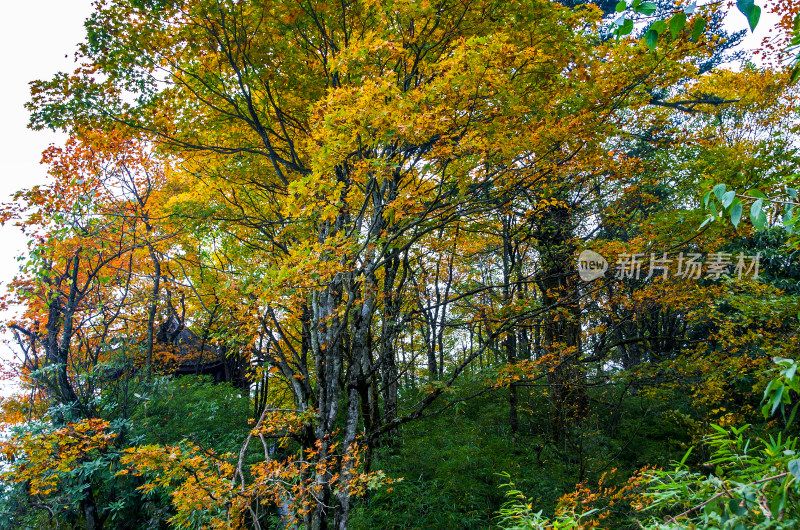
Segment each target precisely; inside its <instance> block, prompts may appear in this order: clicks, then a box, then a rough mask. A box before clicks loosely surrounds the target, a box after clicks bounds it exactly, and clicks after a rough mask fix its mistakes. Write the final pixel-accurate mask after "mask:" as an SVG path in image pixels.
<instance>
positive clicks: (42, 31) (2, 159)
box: [0, 0, 92, 394]
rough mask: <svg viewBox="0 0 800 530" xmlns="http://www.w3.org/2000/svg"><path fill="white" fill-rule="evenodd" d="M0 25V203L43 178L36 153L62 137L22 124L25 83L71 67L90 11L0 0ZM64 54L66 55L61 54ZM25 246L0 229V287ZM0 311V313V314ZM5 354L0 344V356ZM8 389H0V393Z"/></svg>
mask: <svg viewBox="0 0 800 530" xmlns="http://www.w3.org/2000/svg"><path fill="white" fill-rule="evenodd" d="M2 5H3V20H5V23H4V24H3V29H2V31H0V49H2V50H4V53H3V74H2V76H1V77H0V201H3V202H5V201H7V200H9V197H10V195H12V194H13V193H14V191H16V190H18V189H20V188H26V187H30V186H32V185H34V184H36V183H39V182H42V181H43V180H44V175H45V171H44V169H43V167H42V166H41V165H40V164H39V161H40V159H41V156H42V151H44V149H45V148H46V147H47V146H48V145H50V144H51V143H62V142H63V137H61V136H59V135H56V134H54V133H51V132H35V131H31V130H29V129H28V128H27V124H28V113H27V111H26V110H25V108H24V106H23V105H24V104H25V102H27V101H28V97H29V95H30V93H29V87H28V82H30V81H32V80H34V79H46V78H49V77H51V76H52V75H53V74H54V73H55V72H58V71H61V70H71V69H72V68H73V67H74V63H73V53H74V51H75V48H76V44H77V43H78V42H80V41H81V40H82V39H83V34H84V33H83V21H84V20H85V19H86V18H87V17H88V16H89V13H90V12H91V8H92V6H91V2H90V1H89V0H25V1H19V0H3V3H2ZM65 55H68V56H69V57H68V58H66V57H65ZM25 246H26V240H25V238H24V237H23V236H22V235H21V234H20V232H19V230H18V229H16V228H14V227H11V226H4V227H0V289H2V290H3V291H5V285H6V284H7V283H8V282H9V280H11V279H12V278H13V277H14V274H15V273H16V272H17V268H18V262H17V261H16V259H15V257H16V256H18V255H20V254H21V253H22V252H23V251H24V250H25ZM2 317H3V315H2V314H0V318H2ZM8 355H9V352H8V350H7V348H6V347H5V346H2V345H0V358H8ZM3 390H6V391H7V390H8V388H5V389H3V388H0V394H2V393H3Z"/></svg>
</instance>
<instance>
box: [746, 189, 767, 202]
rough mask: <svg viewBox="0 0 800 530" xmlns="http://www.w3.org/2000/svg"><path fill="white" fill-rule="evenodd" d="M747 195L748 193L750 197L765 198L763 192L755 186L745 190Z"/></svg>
mask: <svg viewBox="0 0 800 530" xmlns="http://www.w3.org/2000/svg"><path fill="white" fill-rule="evenodd" d="M747 195H749V196H751V197H755V198H757V199H766V198H767V196H766V195H764V194H763V193H761V192H760V191H758V190H757V189H755V188H753V189H751V190H747Z"/></svg>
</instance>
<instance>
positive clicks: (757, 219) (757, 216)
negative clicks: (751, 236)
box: [750, 199, 767, 230]
mask: <svg viewBox="0 0 800 530" xmlns="http://www.w3.org/2000/svg"><path fill="white" fill-rule="evenodd" d="M762 206H763V200H762V199H758V200H757V201H756V202H754V203H753V205H752V206H750V221H751V222H752V223H753V226H754V227H756V230H763V229H764V225H765V224H766V223H767V216H766V214H765V213H764V211H763V210H762V209H761V207H762Z"/></svg>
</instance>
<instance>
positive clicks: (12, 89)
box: [0, 0, 774, 395]
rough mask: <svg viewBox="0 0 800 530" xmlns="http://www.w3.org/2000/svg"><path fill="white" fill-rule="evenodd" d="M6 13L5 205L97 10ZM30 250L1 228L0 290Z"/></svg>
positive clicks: (47, 139)
mask: <svg viewBox="0 0 800 530" xmlns="http://www.w3.org/2000/svg"><path fill="white" fill-rule="evenodd" d="M3 8H4V12H3V20H5V21H6V23H5V24H4V25H3V30H2V31H0V49H3V50H5V53H4V54H3V59H4V61H3V63H4V64H3V75H2V79H1V82H0V118H1V119H0V150H2V152H1V153H0V154H1V156H0V201H6V200H8V199H9V197H10V195H11V194H13V193H14V191H16V190H18V189H20V188H27V187H30V186H32V185H35V184H37V183H40V182H42V181H43V180H44V175H45V171H44V168H43V167H42V166H40V164H39V161H40V159H41V153H42V151H43V150H44V149H45V148H46V147H47V146H48V145H49V144H51V143H62V142H63V137H61V136H59V135H57V134H54V133H51V132H47V131H40V132H35V131H31V130H29V129H28V128H27V124H28V114H27V111H26V110H25V108H24V106H23V105H24V104H25V102H26V101H28V98H29V86H28V83H29V82H30V81H32V80H35V79H47V78H49V77H51V76H52V75H53V74H54V73H55V72H58V71H70V70H72V69H73V68H74V63H73V54H74V52H75V49H76V45H77V43H78V42H80V41H81V40H83V36H84V30H83V21H84V20H85V19H86V17H88V15H89V13H90V12H91V9H92V7H91V2H90V1H89V0H26V1H19V0H13V1H12V0H4V1H3ZM727 23H728V24H729V25H730V26H731V27H732V29H735V28H744V27H745V19H744V16H742V15H740V14H739V13H731V14H730V15H729V16H728V17H727ZM773 24H774V19H773V17H770V16H768V15H765V16H764V17H763V18H762V23H761V24H760V25H759V27H758V29H757V31H756V35H754V36H750V37H749V38H748V40H747V44H748V46H755V45H757V44H758V43H760V39H761V36H763V35H764V34H766V31H767V30H768V29H769V27H771V26H772V25H773ZM25 244H26V241H25V238H24V237H23V236H22V235H21V234H20V233H19V231H18V230H17V229H15V228H14V227H11V226H4V227H0V290H4V289H5V285H6V284H7V283H8V281H9V280H10V279H11V278H12V277H13V276H14V274H15V273H16V271H17V268H18V262H17V261H16V260H15V258H16V256H18V255H20V254H21V253H22V252H23V251H24V250H25ZM0 318H2V315H0ZM1 333H2V332H0V334H1ZM0 336H2V335H0ZM7 357H8V351H7V349H5V348H4V347H3V346H0V358H7ZM2 393H3V388H2V387H0V395H1V394H2Z"/></svg>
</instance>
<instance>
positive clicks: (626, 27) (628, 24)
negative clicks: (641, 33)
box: [617, 18, 633, 37]
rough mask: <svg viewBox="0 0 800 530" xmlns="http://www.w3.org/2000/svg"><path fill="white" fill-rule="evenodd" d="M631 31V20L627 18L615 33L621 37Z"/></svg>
mask: <svg viewBox="0 0 800 530" xmlns="http://www.w3.org/2000/svg"><path fill="white" fill-rule="evenodd" d="M631 31H633V20H631V19H629V18H627V19H625V22H623V24H622V26H620V28H619V29H618V30H617V35H618V36H620V37H622V36H625V35H629V34H630V33H631Z"/></svg>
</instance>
